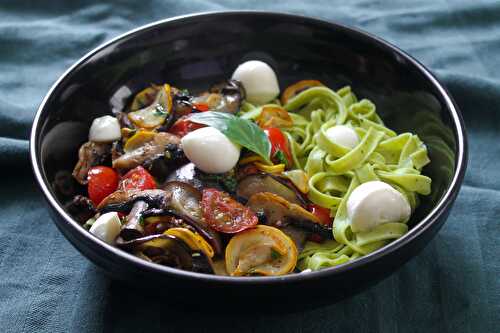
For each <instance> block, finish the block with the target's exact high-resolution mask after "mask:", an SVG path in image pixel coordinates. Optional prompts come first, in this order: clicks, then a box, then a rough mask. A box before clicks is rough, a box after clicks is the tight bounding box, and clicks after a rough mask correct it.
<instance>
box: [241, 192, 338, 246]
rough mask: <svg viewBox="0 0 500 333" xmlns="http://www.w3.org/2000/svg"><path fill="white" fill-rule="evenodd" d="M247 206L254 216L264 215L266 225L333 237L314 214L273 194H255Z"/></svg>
mask: <svg viewBox="0 0 500 333" xmlns="http://www.w3.org/2000/svg"><path fill="white" fill-rule="evenodd" d="M247 206H248V207H249V208H250V209H251V210H252V211H254V212H255V213H256V214H264V215H265V217H266V224H268V225H271V226H274V227H278V228H281V227H286V226H289V225H292V226H294V227H296V228H300V229H303V230H306V231H309V232H312V233H318V234H320V235H321V236H323V237H325V238H332V237H333V234H332V229H331V228H330V227H327V226H325V225H324V224H322V223H321V221H320V220H319V219H318V218H317V217H316V216H315V215H314V214H312V213H310V212H308V211H307V210H305V209H304V208H302V207H301V206H299V205H297V204H294V203H290V202H288V201H287V200H286V199H284V198H283V197H281V196H279V195H276V194H274V193H270V192H262V193H256V194H254V195H252V196H251V197H250V199H249V200H248V202H247Z"/></svg>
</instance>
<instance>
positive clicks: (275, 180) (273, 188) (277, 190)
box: [236, 173, 306, 206]
mask: <svg viewBox="0 0 500 333" xmlns="http://www.w3.org/2000/svg"><path fill="white" fill-rule="evenodd" d="M262 192H269V193H273V194H276V195H279V196H280V197H282V198H284V199H285V200H287V201H288V202H290V203H293V204H296V205H302V206H304V205H305V204H306V200H305V199H304V198H303V196H302V193H300V192H299V191H298V190H297V189H296V188H295V186H294V185H293V184H292V183H291V182H290V181H289V180H287V179H284V178H281V177H279V176H275V175H270V174H267V173H255V174H251V175H248V176H245V177H244V178H243V179H241V180H240V181H239V182H238V187H237V189H236V196H237V197H238V199H240V200H242V201H245V202H246V201H248V200H249V199H250V197H252V196H253V195H254V194H257V193H262Z"/></svg>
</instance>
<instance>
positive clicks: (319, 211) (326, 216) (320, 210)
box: [307, 204, 333, 225]
mask: <svg viewBox="0 0 500 333" xmlns="http://www.w3.org/2000/svg"><path fill="white" fill-rule="evenodd" d="M307 208H308V209H309V211H310V212H311V213H313V214H314V215H316V217H317V218H318V220H319V221H320V222H321V224H324V225H332V222H333V220H332V218H331V217H330V210H329V209H327V208H324V207H321V206H319V205H315V204H310V205H308V206H307Z"/></svg>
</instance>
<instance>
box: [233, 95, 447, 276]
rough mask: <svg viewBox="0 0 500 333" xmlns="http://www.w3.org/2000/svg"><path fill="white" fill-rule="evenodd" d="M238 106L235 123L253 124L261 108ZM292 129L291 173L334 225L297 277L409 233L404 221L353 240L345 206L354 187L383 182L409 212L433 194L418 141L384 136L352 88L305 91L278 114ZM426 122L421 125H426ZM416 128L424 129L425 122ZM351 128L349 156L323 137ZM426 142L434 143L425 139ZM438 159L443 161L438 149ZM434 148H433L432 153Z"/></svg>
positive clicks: (305, 255) (303, 259)
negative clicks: (297, 172) (299, 175)
mask: <svg viewBox="0 0 500 333" xmlns="http://www.w3.org/2000/svg"><path fill="white" fill-rule="evenodd" d="M269 106H276V105H272V104H269V105H263V106H259V107H255V106H252V105H249V104H248V103H244V104H243V105H242V107H241V111H240V112H241V114H242V115H241V117H244V118H247V119H256V118H257V117H258V116H259V114H260V112H262V109H263V108H264V107H269ZM281 107H282V108H284V109H285V110H287V111H288V112H289V114H290V118H291V119H292V121H293V126H292V127H288V128H282V131H283V132H284V133H285V135H286V137H287V139H288V142H289V147H290V153H291V155H292V160H293V165H294V168H296V169H302V170H304V171H305V173H306V174H307V176H308V178H309V181H308V186H309V192H308V193H307V195H308V199H309V200H310V201H311V202H313V203H314V204H317V205H320V206H322V207H325V208H328V209H329V210H330V215H331V216H332V217H334V222H333V226H332V230H333V237H334V240H327V241H325V242H324V243H322V244H318V243H314V242H307V243H306V245H305V248H304V250H303V251H302V252H301V254H300V255H299V262H298V264H297V267H298V268H299V269H300V270H304V269H311V270H318V269H322V268H326V267H332V266H337V265H341V264H345V263H347V262H350V261H352V260H355V259H357V258H360V257H362V256H363V255H366V254H368V253H370V252H373V251H376V250H377V249H379V248H381V247H383V246H385V245H387V244H388V243H389V242H390V241H392V240H394V239H397V238H399V237H401V236H403V235H404V234H405V233H406V232H407V231H408V225H407V222H408V221H398V222H393V223H385V224H381V225H378V226H376V227H375V228H373V229H372V230H370V231H364V232H353V231H352V230H351V223H350V221H349V218H348V215H347V200H348V199H349V196H350V194H351V192H352V191H353V190H354V189H355V188H356V187H357V186H359V185H360V184H362V183H365V182H369V181H375V180H379V181H383V182H386V183H388V184H389V185H391V186H392V187H393V188H395V189H396V190H397V191H399V192H400V193H401V194H402V195H403V196H404V197H405V198H406V199H407V200H408V203H409V204H410V207H411V209H412V211H414V210H415V209H416V207H417V206H418V205H419V201H420V200H419V195H428V194H430V193H431V179H430V178H429V177H427V176H424V175H422V174H421V171H422V168H424V167H425V166H426V165H427V164H428V163H430V160H429V156H428V152H427V147H426V145H425V144H424V143H423V142H422V141H421V140H420V138H419V137H418V136H417V135H414V134H412V133H401V134H397V133H396V132H395V131H393V130H392V129H390V128H388V127H387V126H386V125H385V124H384V122H383V121H382V119H381V118H380V117H379V115H378V114H377V110H376V106H375V104H373V103H372V102H371V101H370V100H368V99H361V100H358V98H357V96H356V95H355V94H354V93H353V92H352V90H351V87H349V86H346V87H343V88H341V89H340V90H338V91H336V92H335V91H333V90H331V89H329V88H327V87H324V86H316V87H311V88H309V89H306V90H304V91H302V92H300V93H299V94H297V95H296V96H294V97H293V98H291V99H290V100H288V102H287V103H286V104H285V105H283V106H281ZM424 120H425V119H424ZM424 120H422V121H424ZM338 125H344V126H348V127H350V128H352V129H353V130H354V131H355V132H356V134H357V135H358V137H359V143H358V144H357V145H356V146H355V147H353V148H352V149H350V148H348V147H345V146H342V145H340V144H338V143H336V142H334V141H332V140H331V139H330V138H329V137H328V135H327V134H326V133H327V131H328V129H329V128H331V127H334V126H338ZM426 140H427V141H428V140H432V136H429V138H428V137H427V136H426ZM435 146H436V147H438V149H439V148H440V147H441V146H443V148H442V151H443V154H442V155H443V156H444V157H443V158H447V156H449V155H450V154H447V151H446V148H447V147H445V146H444V145H442V144H441V145H439V144H436V145H435ZM433 147H434V146H433Z"/></svg>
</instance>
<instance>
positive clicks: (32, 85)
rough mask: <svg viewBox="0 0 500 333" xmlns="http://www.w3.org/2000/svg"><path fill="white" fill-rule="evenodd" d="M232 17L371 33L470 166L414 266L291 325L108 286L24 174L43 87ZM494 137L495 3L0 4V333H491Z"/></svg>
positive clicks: (199, 0) (499, 46) (496, 303)
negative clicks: (426, 85) (452, 115)
mask: <svg viewBox="0 0 500 333" xmlns="http://www.w3.org/2000/svg"><path fill="white" fill-rule="evenodd" d="M227 9H265V10H274V11H286V12H291V13H298V14H305V15H311V16H316V17H319V18H323V19H327V20H333V21H337V22H341V23H344V24H348V25H352V26H355V27H358V28H361V29H364V30H366V31H369V32H371V33H374V34H376V35H378V36H380V37H382V38H384V39H386V40H388V41H390V42H392V43H394V44H396V45H398V46H399V47H401V48H402V49H403V50H405V51H407V52H408V53H410V54H411V55H412V56H414V57H415V58H417V59H418V60H420V61H421V62H422V63H424V64H425V65H426V66H428V67H429V68H430V69H431V70H432V71H433V72H434V73H436V75H437V76H438V77H439V79H441V80H442V82H444V83H445V85H446V86H447V87H448V88H449V90H450V91H451V93H452V95H453V96H454V98H455V99H456V102H457V103H458V105H459V107H460V109H461V110H462V112H463V115H464V117H465V121H466V126H467V129H468V133H469V139H470V161H469V167H468V171H467V175H466V179H465V183H464V186H463V187H462V190H461V192H460V194H459V196H458V199H457V202H456V204H455V206H454V208H453V210H452V212H451V215H450V217H449V219H448V221H447V223H446V224H445V226H444V227H443V229H442V230H441V231H440V232H439V234H438V235H437V236H436V237H435V238H434V239H433V240H432V241H431V242H430V243H429V244H428V246H427V247H426V248H425V250H424V251H423V252H422V253H420V254H419V255H418V256H416V257H415V258H414V259H412V260H411V261H410V262H408V263H407V264H405V265H404V266H403V267H402V268H401V269H400V270H399V271H398V272H397V273H395V274H393V275H392V276H390V277H389V278H387V279H385V280H384V281H382V282H381V283H379V284H377V285H376V286H374V287H372V288H370V289H368V290H366V291H364V292H362V293H361V294H358V295H356V296H354V297H352V298H349V299H346V300H344V301H342V302H339V303H337V304H332V305H329V306H325V307H322V308H318V309H314V310H309V311H304V312H299V313H290V314H273V313H269V312H267V311H266V304H262V306H261V307H260V309H257V311H256V312H255V313H236V314H231V315H225V312H224V309H221V310H220V315H214V314H213V313H204V312H203V311H194V310H193V311H189V309H185V308H181V307H179V308H176V307H172V306H171V307H168V308H165V306H164V305H163V303H162V300H161V299H156V298H154V297H144V296H143V295H142V294H141V293H140V292H138V291H130V290H128V289H127V288H126V287H125V286H123V285H121V284H120V283H118V282H116V281H112V280H110V279H109V278H107V277H106V276H105V275H104V274H103V273H102V271H100V270H99V269H97V268H96V267H95V266H94V265H93V264H92V263H90V262H89V261H88V260H87V259H85V258H84V257H83V256H82V255H80V254H79V253H78V252H77V251H76V250H75V249H74V248H73V247H72V246H71V245H70V243H69V242H68V241H67V240H66V239H65V238H64V237H63V236H62V234H61V233H59V231H58V230H57V229H56V227H55V225H54V224H53V223H52V221H51V218H50V217H49V215H48V212H47V210H46V207H45V204H44V201H43V198H42V195H41V194H40V193H39V192H38V190H37V188H36V185H35V181H34V179H33V176H32V172H31V169H30V165H29V160H28V135H29V130H30V127H31V122H32V119H33V115H34V113H35V110H36V108H37V106H38V105H39V103H40V102H41V100H42V98H43V96H44V95H45V94H46V93H47V91H48V89H49V87H50V86H51V85H52V83H53V82H54V81H55V80H56V79H57V78H58V77H59V76H60V75H61V74H62V73H63V71H64V70H65V69H66V68H68V67H69V66H70V65H71V64H72V63H74V62H75V61H76V60H77V59H79V58H80V57H81V56H82V55H83V54H85V53H86V52H88V51H89V50H91V49H92V48H94V47H96V46H98V45H99V44H100V43H102V42H104V41H106V40H109V39H110V38H112V37H114V36H117V35H119V34H121V33H124V32H126V31H127V30H129V29H131V28H135V27H138V26H140V25H142V24H145V23H149V22H152V21H154V20H158V19H162V18H166V17H171V16H175V15H180V14H187V13H191V12H199V11H212V10H227ZM499 135H500V3H498V1H453V0H448V1H444V0H434V1H368V0H366V1H354V0H351V1H327V0H323V1H314V2H312V1H310V2H309V1H295V0H293V1H281V2H278V1H256V2H252V1H245V2H238V1H231V0H226V1H215V0H196V1H172V0H171V1H160V0H158V1H149V0H143V1H114V2H106V3H104V2H102V1H77V0H75V1H62V0H61V1H31V0H29V1H28V0H16V1H9V0H7V1H6V0H1V1H0V168H1V170H2V177H1V179H2V180H1V186H0V207H1V218H0V221H1V223H0V331H1V332H52V333H54V332H97V331H106V332H108V331H109V332H111V331H116V332H129V331H130V332H132V331H141V332H153V331H162V332H182V331H228V332H241V333H243V332H265V331H276V332H302V331H307V332H358V333H360V332H441V333H442V332H454V333H458V332H494V331H497V332H498V329H499V327H500V320H499V318H500V283H499V279H500V261H499V259H498V258H499V254H500V248H499V244H500V239H499V234H500V233H499V231H500V230H499V229H500V228H499V225H500V221H499V218H500V177H499V176H500V173H499V166H500V144H499V143H498V142H499V141H500V140H499ZM334 287H335V286H332V288H334ZM290 299H291V300H293V295H290ZM204 303H209V302H204ZM228 306H231V305H228ZM495 327H496V328H495Z"/></svg>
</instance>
